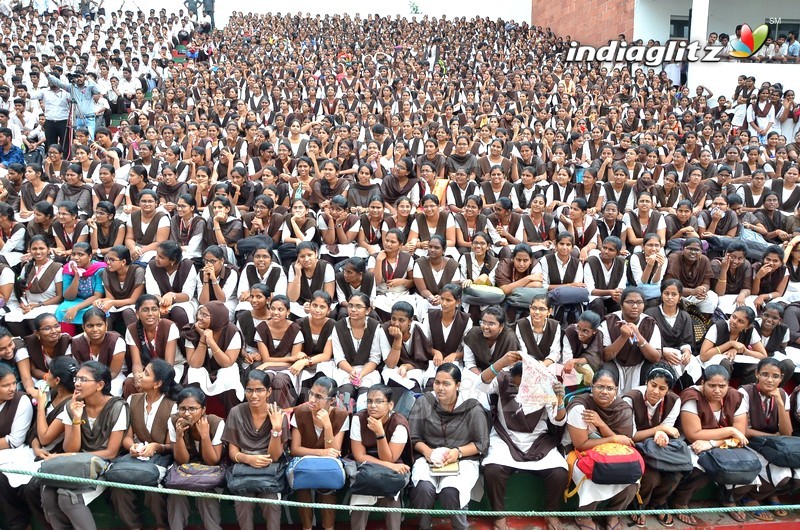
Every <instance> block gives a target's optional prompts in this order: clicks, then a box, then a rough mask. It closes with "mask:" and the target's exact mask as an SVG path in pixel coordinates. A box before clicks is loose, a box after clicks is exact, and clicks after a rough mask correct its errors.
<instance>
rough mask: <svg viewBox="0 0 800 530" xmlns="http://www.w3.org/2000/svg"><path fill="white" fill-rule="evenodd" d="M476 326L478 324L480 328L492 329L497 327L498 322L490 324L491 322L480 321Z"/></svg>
mask: <svg viewBox="0 0 800 530" xmlns="http://www.w3.org/2000/svg"><path fill="white" fill-rule="evenodd" d="M478 324H480V325H481V326H487V327H490V328H493V327H495V326H499V325H500V322H492V321H491V320H481V321H479V322H478Z"/></svg>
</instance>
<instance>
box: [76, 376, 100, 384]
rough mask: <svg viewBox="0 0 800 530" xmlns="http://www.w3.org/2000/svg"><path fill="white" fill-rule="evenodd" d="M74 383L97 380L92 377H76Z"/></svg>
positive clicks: (94, 381)
mask: <svg viewBox="0 0 800 530" xmlns="http://www.w3.org/2000/svg"><path fill="white" fill-rule="evenodd" d="M75 382H76V383H80V384H84V383H96V382H97V380H95V379H92V378H91V377H76V378H75Z"/></svg>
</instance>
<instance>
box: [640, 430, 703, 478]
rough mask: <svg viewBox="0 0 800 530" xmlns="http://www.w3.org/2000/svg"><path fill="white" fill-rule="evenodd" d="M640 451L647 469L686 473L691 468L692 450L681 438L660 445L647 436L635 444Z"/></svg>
mask: <svg viewBox="0 0 800 530" xmlns="http://www.w3.org/2000/svg"><path fill="white" fill-rule="evenodd" d="M636 449H637V450H638V451H639V452H640V453H642V458H644V465H645V468H647V469H655V470H656V471H663V472H665V473H686V472H689V471H691V470H692V450H691V449H690V448H689V446H688V445H686V442H684V441H683V440H670V441H669V443H668V444H667V445H666V446H664V447H661V446H659V445H658V444H657V443H656V442H655V440H653V439H652V438H648V439H647V440H645V441H643V442H639V443H637V444H636Z"/></svg>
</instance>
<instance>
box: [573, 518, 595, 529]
mask: <svg viewBox="0 0 800 530" xmlns="http://www.w3.org/2000/svg"><path fill="white" fill-rule="evenodd" d="M587 521H588V522H589V524H585V523H586V522H587ZM590 525H591V526H590ZM575 526H577V527H578V528H579V529H580V530H597V525H595V524H594V521H592V518H591V517H576V518H575Z"/></svg>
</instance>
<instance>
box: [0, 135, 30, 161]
mask: <svg viewBox="0 0 800 530" xmlns="http://www.w3.org/2000/svg"><path fill="white" fill-rule="evenodd" d="M12 134H13V133H12V132H11V129H9V128H8V127H0V167H2V168H8V166H9V165H10V164H23V165H24V164H25V157H24V156H22V149H20V148H19V147H17V146H16V145H13V144H12V143H11V136H12Z"/></svg>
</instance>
